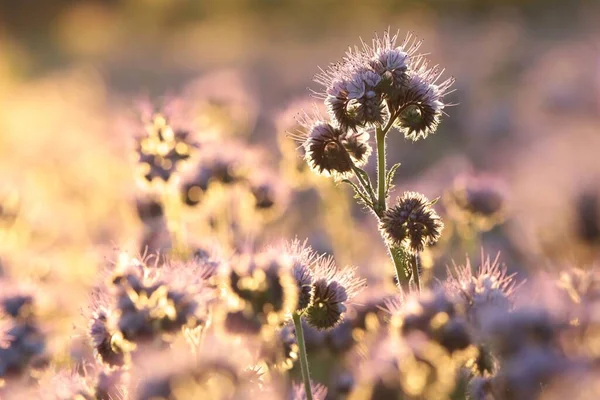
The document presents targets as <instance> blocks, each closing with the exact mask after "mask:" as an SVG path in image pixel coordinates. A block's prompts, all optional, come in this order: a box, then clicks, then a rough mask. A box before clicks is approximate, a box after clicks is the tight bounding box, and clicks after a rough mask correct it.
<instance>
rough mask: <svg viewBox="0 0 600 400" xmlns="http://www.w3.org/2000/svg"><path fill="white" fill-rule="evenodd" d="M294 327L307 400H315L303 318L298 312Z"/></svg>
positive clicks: (294, 315) (294, 317)
mask: <svg viewBox="0 0 600 400" xmlns="http://www.w3.org/2000/svg"><path fill="white" fill-rule="evenodd" d="M292 318H293V319H294V327H295V328H296V341H297V342H298V353H299V354H298V358H299V359H300V367H301V369H302V380H303V381H304V391H305V392H306V400H313V396H312V388H311V386H310V372H309V371H308V357H307V356H306V344H305V343H304V331H303V329H302V319H301V318H302V317H301V316H300V314H298V313H297V312H295V313H293V314H292Z"/></svg>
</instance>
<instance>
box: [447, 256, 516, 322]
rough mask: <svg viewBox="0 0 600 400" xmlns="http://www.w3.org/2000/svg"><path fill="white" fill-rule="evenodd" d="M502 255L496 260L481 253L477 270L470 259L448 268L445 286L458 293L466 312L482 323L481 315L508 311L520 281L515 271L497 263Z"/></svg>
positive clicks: (452, 292)
mask: <svg viewBox="0 0 600 400" xmlns="http://www.w3.org/2000/svg"><path fill="white" fill-rule="evenodd" d="M499 257H500V254H498V255H497V256H496V257H495V258H494V259H493V260H492V259H491V258H490V256H489V255H488V256H487V257H485V256H484V255H483V254H482V255H481V264H480V265H479V267H478V268H477V271H476V272H474V268H473V267H472V265H471V261H470V260H469V259H468V258H467V261H466V263H465V264H464V265H460V266H457V265H456V264H454V267H453V268H452V269H450V268H448V278H447V279H446V282H445V286H446V288H447V291H448V293H451V294H453V295H455V296H458V297H459V299H460V300H462V301H464V302H465V304H466V306H467V315H468V316H469V318H470V319H471V320H472V322H473V323H475V324H476V325H479V322H480V320H481V318H482V316H483V315H484V314H486V313H489V312H493V311H504V312H506V311H508V310H509V309H510V308H511V307H512V298H513V296H514V293H515V291H516V289H517V288H518V286H519V284H518V283H517V281H516V279H515V276H516V274H509V273H508V271H507V267H506V266H505V265H504V264H501V263H499V262H498V259H499Z"/></svg>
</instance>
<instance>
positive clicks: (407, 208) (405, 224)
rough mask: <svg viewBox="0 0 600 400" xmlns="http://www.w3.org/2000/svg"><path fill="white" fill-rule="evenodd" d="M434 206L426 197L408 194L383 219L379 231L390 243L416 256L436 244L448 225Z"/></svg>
mask: <svg viewBox="0 0 600 400" xmlns="http://www.w3.org/2000/svg"><path fill="white" fill-rule="evenodd" d="M431 205H432V202H430V201H429V200H428V199H427V198H426V197H425V196H423V195H422V194H419V193H415V192H405V193H404V194H403V195H402V197H400V198H398V201H397V203H396V205H395V206H393V207H391V208H389V209H388V210H386V211H385V212H384V215H383V217H382V218H381V222H380V225H379V227H380V229H381V231H382V232H383V234H384V236H385V238H386V240H387V241H388V242H389V243H391V244H393V245H395V246H405V247H406V248H407V249H409V250H410V251H411V252H413V253H418V252H421V251H423V249H424V248H425V246H429V245H432V244H434V243H436V242H437V241H438V239H439V237H440V235H441V232H442V229H443V228H444V224H443V223H442V221H441V218H440V216H439V215H438V214H437V213H436V212H435V210H434V209H433V208H432V207H431Z"/></svg>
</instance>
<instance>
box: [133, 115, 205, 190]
mask: <svg viewBox="0 0 600 400" xmlns="http://www.w3.org/2000/svg"><path fill="white" fill-rule="evenodd" d="M143 122H144V124H145V125H144V133H142V134H137V135H136V152H137V154H138V167H139V170H140V173H141V174H142V177H143V178H144V179H145V180H146V181H147V182H148V183H152V182H153V181H154V180H155V179H156V180H159V181H163V182H168V181H169V179H170V178H171V176H172V174H173V173H174V172H176V171H178V170H179V167H180V164H181V163H182V162H183V161H186V160H188V159H189V158H190V157H191V153H192V150H193V149H194V148H196V147H198V146H199V144H198V142H196V141H195V140H194V138H193V135H192V133H191V132H190V131H188V130H183V129H178V128H176V127H173V126H171V125H170V122H169V120H168V119H167V116H166V115H164V114H161V113H154V114H151V116H150V117H149V118H148V120H147V121H143Z"/></svg>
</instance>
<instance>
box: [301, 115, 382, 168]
mask: <svg viewBox="0 0 600 400" xmlns="http://www.w3.org/2000/svg"><path fill="white" fill-rule="evenodd" d="M299 123H300V125H301V128H300V129H298V130H297V131H296V132H292V133H290V134H289V135H290V137H291V138H292V139H294V140H295V141H296V142H297V143H298V144H299V145H301V146H302V147H303V149H304V159H305V160H306V162H307V163H308V165H309V167H310V168H311V170H312V171H313V172H315V173H317V174H319V175H323V176H333V177H334V178H339V179H342V178H345V177H348V176H349V175H350V174H351V173H352V168H353V167H354V166H357V167H360V166H363V165H364V164H366V163H367V162H368V160H369V156H370V155H371V152H372V149H371V145H370V144H369V134H368V133H367V132H366V131H364V130H361V131H348V130H347V129H344V128H342V127H340V126H339V125H338V124H337V123H335V122H327V121H325V120H324V119H322V118H321V116H320V115H319V113H318V111H317V109H316V107H315V108H314V110H313V113H312V114H308V113H306V112H304V114H303V115H302V116H301V117H300V119H299Z"/></svg>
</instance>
